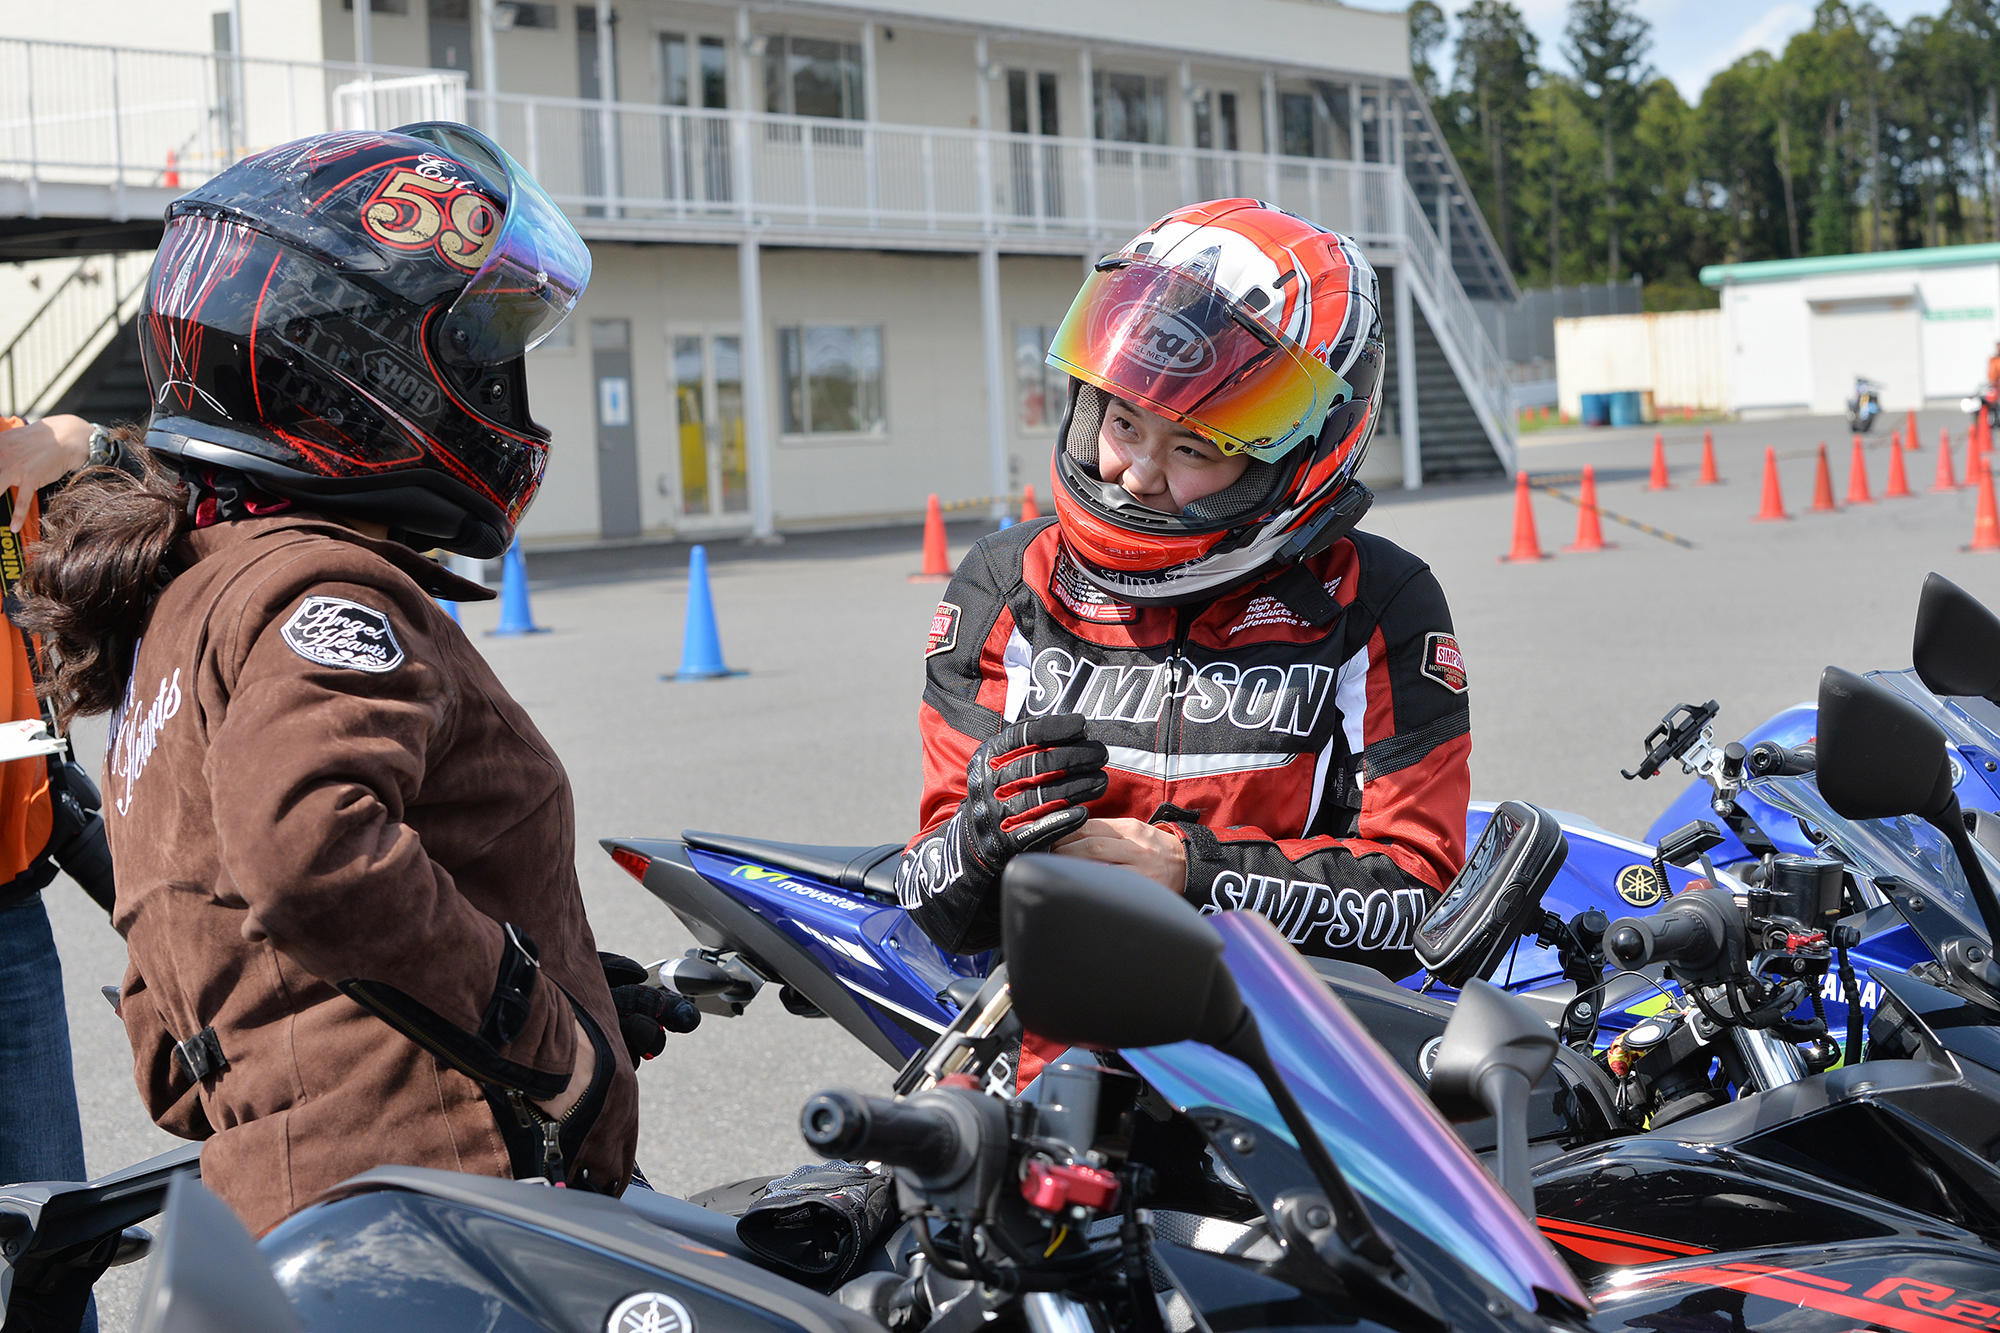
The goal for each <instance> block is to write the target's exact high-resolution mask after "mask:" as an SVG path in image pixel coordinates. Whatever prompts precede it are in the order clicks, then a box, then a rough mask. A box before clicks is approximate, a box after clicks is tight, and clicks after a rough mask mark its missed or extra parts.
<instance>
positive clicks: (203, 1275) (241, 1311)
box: [133, 1175, 300, 1333]
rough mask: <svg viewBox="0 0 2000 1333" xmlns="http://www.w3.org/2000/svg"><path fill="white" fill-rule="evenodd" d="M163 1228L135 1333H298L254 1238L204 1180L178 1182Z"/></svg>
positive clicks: (170, 1189)
mask: <svg viewBox="0 0 2000 1333" xmlns="http://www.w3.org/2000/svg"><path fill="white" fill-rule="evenodd" d="M161 1222H162V1225H161V1228H160V1234H161V1236H162V1237H163V1239H162V1240H161V1241H160V1243H159V1245H158V1246H157V1247H156V1249H155V1250H154V1253H153V1265H152V1272H151V1273H149V1274H148V1275H147V1277H146V1287H145V1290H144V1291H143V1292H142V1293H140V1296H139V1309H138V1320H137V1322H136V1323H135V1324H134V1325H133V1327H134V1328H135V1329H136V1330H137V1333H211V1330H214V1329H218V1328H230V1329H244V1330H255V1331H256V1333H299V1329H300V1325H299V1319H298V1316H297V1315H296V1314H295V1313H293V1311H292V1306H291V1302H290V1301H288V1300H286V1299H285V1293H284V1289H283V1288H281V1287H280V1286H279V1285H278V1280H277V1278H275V1277H273V1276H272V1275H271V1267H270V1265H269V1264H267V1263H265V1262H264V1256H263V1255H262V1254H261V1253H259V1252H258V1249H257V1246H256V1245H255V1243H253V1242H252V1241H251V1239H250V1233H249V1232H247V1231H245V1230H244V1229H243V1224H242V1223H241V1222H239V1221H237V1220H236V1215H235V1214H234V1213H232V1212H230V1211H229V1208H228V1206H227V1205H226V1204H224V1203H223V1202H222V1200H220V1199H218V1198H216V1197H215V1196H214V1195H213V1194H211V1193H209V1192H208V1191H207V1190H206V1189H204V1188H202V1184H201V1181H200V1180H199V1179H197V1178H196V1177H194V1176H192V1175H183V1176H178V1177H176V1178H175V1180H174V1182H173V1184H172V1185H170V1186H168V1188H167V1207H166V1214H165V1216H164V1217H163V1218H162V1219H161Z"/></svg>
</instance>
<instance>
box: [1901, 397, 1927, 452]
mask: <svg viewBox="0 0 2000 1333" xmlns="http://www.w3.org/2000/svg"><path fill="white" fill-rule="evenodd" d="M1903 422H1904V430H1903V438H1904V439H1906V440H1908V441H1909V442H1910V448H1912V449H1921V448H1923V446H1922V445H1921V444H1918V443H1917V409H1915V408H1914V407H1913V408H1911V409H1910V410H1909V413H1908V415H1906V416H1905V417H1904V418H1903Z"/></svg>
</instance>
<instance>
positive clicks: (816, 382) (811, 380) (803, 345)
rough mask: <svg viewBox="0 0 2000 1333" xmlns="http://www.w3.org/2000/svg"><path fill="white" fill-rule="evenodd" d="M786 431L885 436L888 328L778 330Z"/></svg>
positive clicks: (838, 326)
mask: <svg viewBox="0 0 2000 1333" xmlns="http://www.w3.org/2000/svg"><path fill="white" fill-rule="evenodd" d="M778 367H779V374H780V375H781V377H782V382H781V384H780V386H779V387H780V389H781V391H782V392H781V398H782V401H783V403H784V413H785V420H784V433H785V434H787V435H879V434H881V433H882V432H883V431H884V430H885V429H887V426H888V420H887V418H886V417H885V416H884V414H883V410H882V326H881V325H879V324H864V325H852V324H809V325H803V326H800V325H793V326H791V327H789V328H782V329H779V330H778Z"/></svg>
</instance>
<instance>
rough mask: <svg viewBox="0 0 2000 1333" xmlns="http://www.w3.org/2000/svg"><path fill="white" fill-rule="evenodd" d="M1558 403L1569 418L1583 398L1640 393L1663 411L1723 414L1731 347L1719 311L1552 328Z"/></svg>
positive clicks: (1588, 320)
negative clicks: (1688, 409)
mask: <svg viewBox="0 0 2000 1333" xmlns="http://www.w3.org/2000/svg"><path fill="white" fill-rule="evenodd" d="M1555 343H1556V383H1557V390H1556V399H1557V402H1558V403H1559V404H1560V406H1561V410H1562V411H1564V412H1567V413H1569V414H1570V415H1571V416H1572V417H1580V416H1581V415H1582V411H1583V403H1582V399H1583V395H1584V394H1587V393H1627V392H1639V393H1650V394H1652V395H1653V404H1654V406H1655V407H1661V408H1678V407H1694V408H1700V409H1703V410H1715V409H1720V408H1722V407H1723V406H1724V405H1725V403H1726V401H1727V397H1728V383H1729V367H1728V357H1729V346H1728V339H1727V331H1726V327H1725V325H1724V322H1723V316H1722V312H1721V311H1719V310H1677V311H1662V312H1659V313H1655V314H1639V315H1593V316H1587V317H1583V318H1577V319H1559V320H1557V321H1556V322H1555Z"/></svg>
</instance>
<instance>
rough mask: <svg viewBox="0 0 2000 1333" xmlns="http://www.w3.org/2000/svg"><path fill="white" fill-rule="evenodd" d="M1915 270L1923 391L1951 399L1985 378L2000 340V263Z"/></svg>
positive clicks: (1936, 398)
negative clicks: (1920, 320)
mask: <svg viewBox="0 0 2000 1333" xmlns="http://www.w3.org/2000/svg"><path fill="white" fill-rule="evenodd" d="M1915 273H1916V279H1917V291H1918V293H1919V294H1920V296H1921V297H1922V304H1923V312H1924V326H1923V335H1922V336H1923V341H1924V396H1925V397H1926V398H1929V399H1930V400H1931V401H1933V402H1937V401H1940V400H1942V401H1946V402H1954V401H1956V400H1958V399H1960V398H1963V397H1965V396H1967V395H1968V394H1970V393H1972V391H1973V390H1974V389H1976V388H1978V387H1979V385H1980V383H1981V382H1983V381H1984V380H1985V378H1986V360H1987V358H1988V357H1990V356H1992V355H1993V346H1994V343H1995V341H1996V340H2000V264H1992V263H1987V264H1965V265H1952V266H1950V267H1942V266H1941V267H1938V268H1920V269H1917V270H1916V271H1915Z"/></svg>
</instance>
